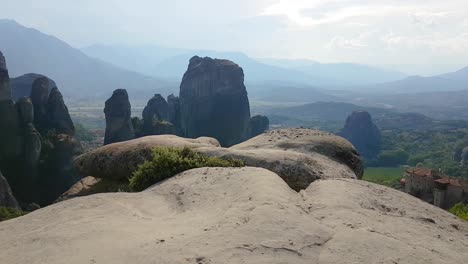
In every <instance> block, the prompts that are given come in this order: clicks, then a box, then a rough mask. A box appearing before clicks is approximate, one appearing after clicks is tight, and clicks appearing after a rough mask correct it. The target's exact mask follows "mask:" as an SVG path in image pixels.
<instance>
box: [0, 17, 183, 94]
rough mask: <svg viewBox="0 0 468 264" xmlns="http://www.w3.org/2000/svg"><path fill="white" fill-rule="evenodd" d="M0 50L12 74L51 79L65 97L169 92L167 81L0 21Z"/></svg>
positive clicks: (11, 23) (14, 75)
mask: <svg viewBox="0 0 468 264" xmlns="http://www.w3.org/2000/svg"><path fill="white" fill-rule="evenodd" d="M0 36H1V41H0V50H1V51H2V52H3V54H4V55H5V57H6V60H7V64H8V69H9V72H10V76H11V77H17V76H20V75H23V74H28V73H37V74H43V75H46V76H47V77H49V78H51V79H53V80H54V81H55V82H56V83H57V85H58V86H59V88H60V90H61V91H62V93H63V94H64V96H66V97H91V98H94V97H96V96H103V97H105V96H110V94H111V92H112V91H113V90H114V89H117V88H126V89H129V90H132V91H134V92H133V94H137V93H138V92H139V91H144V92H148V91H151V92H149V94H153V93H155V92H160V93H165V94H168V93H170V92H171V89H172V88H174V87H171V84H170V83H169V82H167V81H164V80H161V79H158V78H155V77H150V76H146V75H143V74H141V73H137V72H134V71H130V70H127V69H124V68H121V67H118V66H115V65H112V64H110V63H108V62H104V61H101V60H98V59H95V58H91V57H89V56H87V55H85V54H84V53H83V52H82V51H80V50H78V49H75V48H73V47H71V46H70V45H68V44H67V43H65V42H63V41H61V40H60V39H58V38H55V37H53V36H49V35H46V34H43V33H41V32H40V31H38V30H35V29H31V28H26V27H24V26H22V25H20V24H18V23H16V22H15V21H12V20H0Z"/></svg>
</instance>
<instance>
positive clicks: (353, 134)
mask: <svg viewBox="0 0 468 264" xmlns="http://www.w3.org/2000/svg"><path fill="white" fill-rule="evenodd" d="M338 135H339V136H342V137H344V138H346V139H347V140H349V141H350V142H351V143H352V144H353V145H354V146H355V147H356V149H357V150H358V151H359V153H360V154H361V156H362V157H364V158H365V159H366V160H368V161H372V160H375V159H376V158H377V156H378V155H379V153H380V150H381V135H380V130H379V129H378V128H377V126H376V125H375V124H374V123H373V122H372V118H371V116H370V114H369V113H368V112H366V111H356V112H353V113H352V114H351V115H350V116H349V117H348V118H347V119H346V123H345V126H344V128H343V129H342V130H341V131H340V132H338Z"/></svg>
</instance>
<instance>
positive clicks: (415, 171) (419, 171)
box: [406, 168, 432, 177]
mask: <svg viewBox="0 0 468 264" xmlns="http://www.w3.org/2000/svg"><path fill="white" fill-rule="evenodd" d="M406 172H407V173H409V174H411V175H416V176H420V177H427V176H432V170H431V169H428V168H409V169H406Z"/></svg>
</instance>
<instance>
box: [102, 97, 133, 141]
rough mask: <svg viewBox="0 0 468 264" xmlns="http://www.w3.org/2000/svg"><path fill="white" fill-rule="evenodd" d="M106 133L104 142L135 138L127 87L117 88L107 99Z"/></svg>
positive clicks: (105, 109)
mask: <svg viewBox="0 0 468 264" xmlns="http://www.w3.org/2000/svg"><path fill="white" fill-rule="evenodd" d="M104 113H105V115H106V134H105V138H104V144H105V145H107V144H111V143H115V142H121V141H126V140H130V139H133V138H135V133H134V131H133V126H132V121H131V106H130V101H129V99H128V93H127V91H126V90H125V89H117V90H115V91H114V93H113V94H112V96H111V97H110V98H109V99H108V100H107V101H106V105H105V108H104Z"/></svg>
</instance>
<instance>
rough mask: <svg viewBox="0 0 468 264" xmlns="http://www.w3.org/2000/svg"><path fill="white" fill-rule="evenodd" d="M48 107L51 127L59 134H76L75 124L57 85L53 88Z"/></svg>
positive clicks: (49, 125)
mask: <svg viewBox="0 0 468 264" xmlns="http://www.w3.org/2000/svg"><path fill="white" fill-rule="evenodd" d="M46 109H47V117H48V127H49V129H54V130H55V131H56V133H58V134H66V135H69V136H73V135H75V126H74V125H73V121H72V119H71V117H70V113H69V112H68V108H67V106H66V105H65V102H64V101H63V96H62V94H61V93H60V91H59V90H58V89H57V87H54V88H52V90H51V92H50V95H49V99H48V101H47V106H46Z"/></svg>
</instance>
